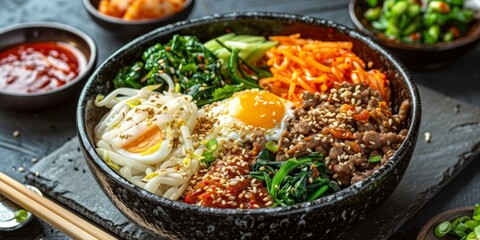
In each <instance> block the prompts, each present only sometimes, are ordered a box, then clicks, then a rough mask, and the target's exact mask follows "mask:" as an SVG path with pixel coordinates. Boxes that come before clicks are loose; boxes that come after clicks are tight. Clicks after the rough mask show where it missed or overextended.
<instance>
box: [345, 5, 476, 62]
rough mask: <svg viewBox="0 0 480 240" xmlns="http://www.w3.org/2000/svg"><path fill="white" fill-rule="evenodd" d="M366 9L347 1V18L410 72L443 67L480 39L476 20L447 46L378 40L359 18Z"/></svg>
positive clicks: (383, 38) (373, 32)
mask: <svg viewBox="0 0 480 240" xmlns="http://www.w3.org/2000/svg"><path fill="white" fill-rule="evenodd" d="M367 9H368V4H367V2H366V1H365V0H351V1H350V5H349V9H348V10H349V15H350V19H351V21H352V23H353V25H354V26H355V27H356V28H357V30H359V31H360V32H362V33H365V34H367V35H368V36H370V37H372V38H374V39H375V40H376V41H378V42H379V43H380V44H382V45H383V46H385V47H387V48H388V49H390V50H391V51H392V52H393V53H394V54H395V55H396V56H397V57H398V58H399V59H400V60H401V61H402V62H403V63H404V64H405V65H406V66H407V67H408V68H410V69H431V68H438V67H443V66H445V65H447V64H449V63H451V62H453V61H454V60H456V59H458V58H459V57H461V56H463V55H464V54H465V53H467V52H469V51H470V50H471V49H472V48H474V47H475V45H476V44H477V43H478V41H479V40H480V18H479V17H478V16H479V14H478V12H477V14H476V18H475V20H474V22H473V23H471V25H470V29H469V31H468V33H467V34H466V35H465V36H463V37H461V38H459V39H456V40H454V41H452V42H449V43H436V44H431V45H425V44H407V43H401V42H399V41H396V40H391V39H387V38H385V37H382V36H381V35H380V34H379V32H377V31H375V30H374V29H373V28H372V26H371V25H370V23H369V22H368V21H367V20H366V19H365V18H364V17H363V14H364V12H365V11H366V10H367Z"/></svg>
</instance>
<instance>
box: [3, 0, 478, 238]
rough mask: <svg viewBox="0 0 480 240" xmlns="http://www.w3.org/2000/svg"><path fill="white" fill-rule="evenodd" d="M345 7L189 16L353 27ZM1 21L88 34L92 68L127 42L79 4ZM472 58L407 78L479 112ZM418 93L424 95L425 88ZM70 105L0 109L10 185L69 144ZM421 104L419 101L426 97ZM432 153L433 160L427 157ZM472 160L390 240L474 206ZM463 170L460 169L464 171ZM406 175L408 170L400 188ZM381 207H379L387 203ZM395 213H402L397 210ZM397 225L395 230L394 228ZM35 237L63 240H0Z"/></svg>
mask: <svg viewBox="0 0 480 240" xmlns="http://www.w3.org/2000/svg"><path fill="white" fill-rule="evenodd" d="M348 2H349V1H348V0H335V1H329V0H304V1H301V2H299V1H291V0H263V1H257V0H242V1H234V0H198V1H196V5H195V8H194V9H193V13H192V15H191V17H198V16H203V15H207V14H212V13H220V12H230V11H250V10H256V11H275V12H289V13H297V14H305V15H311V16H315V17H321V18H325V19H329V20H333V21H335V22H338V23H340V24H345V25H347V26H352V24H351V23H350V20H349V19H348V9H347V5H348ZM0 15H1V16H2V17H1V18H0V27H5V26H9V25H12V24H15V23H22V22H28V21H58V22H62V23H66V24H69V25H72V26H74V27H77V28H79V29H80V30H83V31H85V32H86V33H88V34H89V35H91V36H92V37H93V38H94V40H95V42H96V43H97V47H98V49H99V58H98V64H100V63H101V62H102V61H103V60H105V59H106V58H107V57H108V56H109V55H111V54H112V53H113V52H114V51H116V50H117V49H118V48H119V47H121V46H122V45H124V44H125V43H126V42H127V41H128V40H129V39H128V38H123V37H118V36H115V35H112V34H110V33H109V32H107V31H104V30H103V29H102V28H101V27H99V26H97V25H96V24H95V23H93V22H92V21H91V20H90V18H89V17H88V15H87V13H86V11H85V10H84V9H83V6H82V3H81V1H79V0H78V1H71V0H70V1H69V0H51V1H45V0H2V1H1V7H0ZM0 40H1V39H0ZM479 59H480V45H477V47H476V48H475V49H474V50H473V51H472V52H470V53H468V54H467V55H466V56H464V57H462V58H461V59H459V60H458V61H456V62H454V63H453V64H451V65H449V66H446V67H444V68H441V69H436V70H432V71H423V72H413V76H414V80H415V81H416V82H417V83H420V84H422V85H424V86H427V87H429V88H431V89H434V90H436V91H439V92H442V93H444V94H447V95H449V96H451V97H453V98H458V99H461V100H464V101H466V102H469V103H471V104H474V105H476V106H480V81H479V78H480V68H479V67H478V61H479ZM421 90H422V94H423V90H424V89H421ZM76 99H77V98H76V96H72V97H71V98H70V99H69V100H68V101H65V102H64V103H59V104H58V105H57V106H55V107H53V108H50V109H45V110H35V111H13V110H0V156H1V157H0V171H2V172H4V173H6V174H8V175H10V176H12V177H14V178H15V179H17V180H20V181H24V176H25V175H26V174H27V173H28V172H29V171H28V169H29V168H30V167H32V166H34V165H36V164H35V163H32V162H31V159H32V158H42V157H44V156H46V155H48V154H50V153H51V152H53V151H54V150H55V149H57V148H58V147H60V146H62V144H64V143H65V142H67V141H68V140H69V139H70V138H72V137H74V136H75V133H76V130H75V120H74V116H75V107H76ZM423 100H424V102H425V97H424V99H423ZM440 100H444V98H443V97H439V101H440ZM432 104H434V105H432V107H434V106H442V105H443V104H445V101H440V102H438V103H432ZM427 111H428V109H426V108H424V113H425V112H427ZM445 111H446V112H453V109H452V108H448V107H445ZM470 111H474V112H478V110H472V108H471V107H470V106H466V105H464V104H463V103H462V104H461V107H460V108H459V113H458V114H459V115H463V114H464V113H467V114H471V113H468V112H470ZM477 115H478V113H477ZM442 116H443V115H439V116H438V117H435V116H432V117H430V118H431V120H430V121H431V122H435V121H438V119H440V118H447V117H448V116H445V117H442ZM444 122H447V123H448V124H450V125H454V124H455V125H458V124H456V123H454V120H448V119H444ZM468 122H470V121H468ZM423 124H424V126H427V127H428V126H429V124H430V123H428V122H426V121H423ZM447 126H448V125H447ZM470 127H471V128H473V131H477V129H478V128H477V129H475V128H474V126H472V125H471V126H470ZM15 130H19V131H20V133H21V135H20V136H19V137H12V133H13V132H14V131H15ZM422 130H423V129H422ZM429 131H430V130H429ZM420 134H421V135H420V138H419V144H420V142H421V141H422V135H423V132H422V133H420ZM449 138H450V136H449V135H447V138H446V139H447V140H448V139H449ZM478 139H479V137H478V136H476V137H472V138H471V139H468V141H466V142H465V143H461V144H467V143H471V142H475V141H478ZM434 141H443V139H440V138H437V137H436V134H435V133H433V132H432V143H434ZM427 146H429V145H427ZM470 147H473V144H471V146H470ZM465 149H466V150H467V151H466V152H468V149H467V147H465ZM418 151H419V148H417V153H416V155H418ZM435 152H437V153H436V154H434V153H435ZM463 153H464V152H463V151H461V152H460V151H459V152H453V149H451V148H435V149H433V150H432V152H431V154H430V156H431V157H424V158H423V161H425V164H428V163H429V162H433V163H436V162H437V160H436V159H435V157H438V156H443V155H445V154H446V155H448V156H452V157H450V158H448V157H445V158H442V159H443V160H445V159H447V160H450V161H453V162H454V163H456V162H458V159H459V157H460V156H461V155H462V154H463ZM442 154H443V155H442ZM471 159H472V160H473V163H471V164H470V165H469V167H468V168H467V169H465V170H463V171H462V173H461V174H459V175H458V176H457V177H455V178H452V177H451V176H450V175H449V174H447V175H445V178H444V181H443V182H442V183H441V185H437V186H435V187H434V189H432V191H430V192H429V191H427V192H429V194H427V196H428V195H430V194H433V193H434V192H437V191H438V190H439V189H440V188H441V187H442V186H443V185H444V184H446V183H447V182H448V181H449V180H451V182H450V183H448V184H447V185H446V186H445V188H443V190H441V191H440V192H438V193H437V194H436V196H435V197H434V198H433V199H432V200H431V201H429V202H428V203H427V204H426V205H425V206H424V207H423V208H421V205H423V204H424V203H425V202H422V203H419V204H418V205H416V207H415V208H414V209H411V210H418V209H420V208H421V210H420V211H419V212H418V214H416V215H414V216H413V217H412V218H411V220H410V221H408V222H406V223H405V225H404V226H403V227H402V228H401V229H400V230H399V231H398V232H397V233H396V235H394V239H414V238H415V236H416V234H417V232H418V230H419V229H420V228H421V226H422V225H423V224H424V223H426V221H427V220H428V219H429V218H430V217H433V216H434V215H436V214H437V213H439V212H441V211H443V210H447V209H451V208H456V207H461V206H466V205H473V204H474V203H475V202H480V186H479V184H478V182H479V181H480V171H478V169H480V161H479V160H480V159H479V158H478V157H477V158H476V161H475V158H473V157H472V158H471ZM414 161H415V159H412V164H413V162H414ZM42 162H43V161H42ZM82 162H83V161H82ZM38 164H41V163H38ZM453 165H455V164H453ZM462 166H466V164H464V165H462ZM20 167H23V168H24V169H26V170H27V171H20ZM411 168H412V166H410V169H411ZM410 169H408V170H407V175H406V176H405V179H404V181H405V180H406V178H407V176H408V172H409V171H410ZM428 172H430V171H428ZM447 173H448V171H447ZM425 174H426V173H425ZM438 174H440V175H441V176H443V174H444V173H443V172H441V173H438ZM438 174H435V175H438ZM420 176H423V175H420ZM417 182H419V183H421V180H420V179H419V180H418V181H417ZM402 184H403V183H402ZM92 185H93V184H92ZM416 186H417V184H412V186H411V187H410V188H407V189H406V192H407V194H408V192H409V190H410V189H412V191H413V190H414V189H415V187H416ZM400 187H402V186H400ZM400 187H399V189H400ZM407 190H408V191H407ZM409 195H410V194H409ZM394 196H395V195H394ZM430 197H431V196H430ZM384 206H386V204H385V205H384ZM401 206H403V207H405V205H404V204H403V205H401ZM407 209H408V208H405V209H404V210H405V211H406V210H407ZM412 214H413V213H409V214H408V215H412ZM391 217H394V216H391ZM381 225H382V224H381V221H377V224H376V225H375V226H381ZM400 225H401V224H400V223H399V224H398V226H400ZM398 226H397V227H398ZM395 229H396V228H395ZM361 231H362V229H360V231H359V234H361ZM392 231H393V229H392ZM42 237H43V238H44V239H65V238H66V236H65V235H63V234H61V233H59V232H58V231H57V230H55V229H53V228H51V227H50V226H49V225H48V224H46V223H44V222H43V221H41V220H38V219H36V220H35V221H32V222H30V223H29V224H28V225H27V226H26V227H25V228H23V229H21V230H19V231H16V232H11V233H0V239H37V238H42Z"/></svg>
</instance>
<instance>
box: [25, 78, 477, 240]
mask: <svg viewBox="0 0 480 240" xmlns="http://www.w3.org/2000/svg"><path fill="white" fill-rule="evenodd" d="M419 90H420V95H421V97H422V104H423V109H424V110H423V111H424V115H423V116H422V125H421V128H420V134H419V139H418V141H417V145H416V150H415V153H414V156H413V158H412V160H411V162H410V165H409V167H408V169H407V172H406V174H405V176H404V178H403V179H402V181H401V182H400V184H399V186H398V187H397V189H396V191H395V192H394V193H393V195H392V196H391V197H390V198H389V199H388V200H387V202H385V204H383V206H382V207H381V208H379V209H378V210H377V211H376V212H374V213H373V214H372V215H371V216H370V217H368V218H367V219H365V220H364V221H363V222H362V223H360V224H359V225H357V226H356V227H355V228H354V229H353V230H352V231H351V232H349V233H347V236H344V237H347V238H349V239H385V238H388V237H389V236H391V235H392V234H394V233H395V232H396V231H397V230H398V229H399V228H400V227H401V226H402V224H403V223H405V222H406V221H407V220H408V219H409V218H411V217H412V216H413V215H414V214H415V213H416V212H417V211H418V210H419V209H420V208H421V207H422V206H423V204H425V203H426V202H427V201H428V200H429V199H430V198H432V197H433V196H434V195H435V193H437V192H438V191H439V190H440V189H441V188H442V187H443V186H444V185H445V184H446V183H447V182H448V181H449V180H450V179H451V178H452V177H453V176H455V175H456V174H457V173H458V172H459V171H461V170H462V169H463V168H464V167H466V166H467V165H468V164H469V163H470V162H472V161H473V160H474V159H476V157H478V155H479V151H480V140H479V139H475V136H478V135H480V127H479V126H480V125H479V124H480V109H478V108H476V107H473V106H471V105H469V104H467V103H464V102H461V101H458V100H454V99H451V98H448V97H445V96H444V95H441V94H439V93H437V92H435V91H432V90H429V89H427V88H425V87H421V86H420V87H419ZM456 107H460V108H461V109H462V111H461V112H455V108H456ZM426 132H430V133H431V136H432V139H431V141H430V142H429V143H427V142H426V141H425V140H424V137H423V136H424V134H425V133H426ZM30 171H31V174H30V175H28V179H29V181H30V182H32V184H33V185H35V186H37V187H39V188H40V189H41V190H43V191H44V192H45V193H46V194H47V195H49V196H51V197H53V198H55V199H57V200H58V201H60V202H62V203H64V204H65V205H68V206H69V207H71V208H72V209H75V210H77V211H78V212H79V213H81V214H82V215H84V216H86V217H87V218H89V219H92V220H93V221H95V222H97V223H99V224H100V225H102V226H105V227H106V228H107V229H109V230H111V231H113V232H115V233H117V234H120V235H121V236H122V237H124V238H129V239H137V238H141V239H148V238H149V235H148V234H146V233H145V232H143V231H141V230H139V229H138V228H137V227H136V226H135V225H134V224H132V223H130V222H129V221H128V220H127V219H126V218H125V217H124V216H123V215H122V214H121V213H120V212H119V211H118V210H117V209H116V208H115V207H114V205H113V204H112V203H111V202H110V201H109V200H108V198H107V196H106V195H105V194H104V193H103V192H102V191H101V189H100V188H99V187H98V185H97V183H96V182H95V180H94V179H93V176H92V175H91V174H90V172H89V171H88V168H87V166H86V163H85V161H83V155H82V154H81V152H80V151H79V143H78V141H77V140H76V139H72V140H71V141H69V142H67V143H66V144H65V145H64V146H62V147H61V148H59V149H58V150H56V151H55V152H54V153H52V154H51V155H50V156H47V157H46V158H44V159H43V160H42V161H41V162H39V163H38V164H36V165H35V166H34V167H32V168H31V170H30ZM36 172H38V173H39V176H38V177H36V176H35V173H36ZM399 239H402V238H399ZM404 239H405V238H404Z"/></svg>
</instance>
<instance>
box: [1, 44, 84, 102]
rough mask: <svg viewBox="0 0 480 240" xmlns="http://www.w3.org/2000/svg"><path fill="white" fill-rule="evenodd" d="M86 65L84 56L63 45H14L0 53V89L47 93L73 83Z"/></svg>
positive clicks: (13, 91)
mask: <svg viewBox="0 0 480 240" xmlns="http://www.w3.org/2000/svg"><path fill="white" fill-rule="evenodd" d="M85 65H86V59H85V56H84V55H83V54H82V53H81V52H80V51H79V50H78V49H76V48H74V47H72V46H70V45H68V44H66V43H62V42H32V43H24V44H20V45H16V46H13V47H10V48H7V49H5V50H3V51H1V52H0V90H2V91H7V92H11V93H40V92H47V91H50V90H52V89H55V88H58V87H61V86H63V85H65V84H66V83H68V82H70V81H72V80H74V79H75V77H77V76H78V74H79V73H80V72H81V71H82V69H83V68H84V67H85Z"/></svg>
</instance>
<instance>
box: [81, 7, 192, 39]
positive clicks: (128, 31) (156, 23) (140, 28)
mask: <svg viewBox="0 0 480 240" xmlns="http://www.w3.org/2000/svg"><path fill="white" fill-rule="evenodd" d="M99 3H100V0H83V5H84V6H85V9H87V12H88V14H89V15H90V17H91V18H92V19H93V21H95V22H96V23H97V24H98V25H100V26H101V27H103V28H104V29H106V30H108V31H110V32H112V33H114V34H118V35H123V36H139V35H141V34H144V33H146V32H149V31H151V30H153V29H155V28H158V27H161V26H164V25H167V24H170V23H174V22H177V21H181V20H184V19H186V18H187V17H188V15H190V13H191V12H192V9H193V6H194V5H195V4H194V3H195V0H186V1H185V5H184V6H183V8H182V10H180V11H179V12H177V13H175V14H173V15H169V16H166V17H162V18H155V19H145V20H132V21H129V20H124V19H121V18H116V17H111V16H108V15H105V14H102V13H101V12H99V11H98V5H99Z"/></svg>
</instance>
